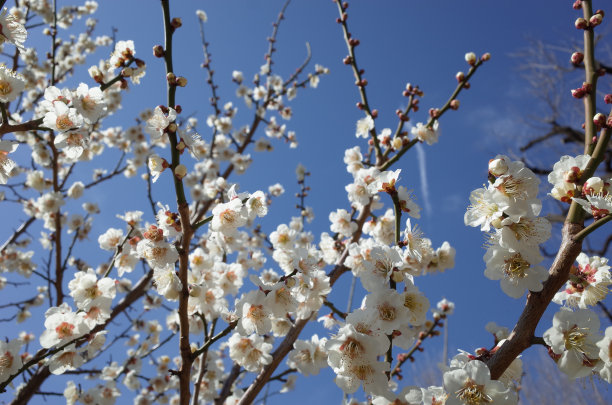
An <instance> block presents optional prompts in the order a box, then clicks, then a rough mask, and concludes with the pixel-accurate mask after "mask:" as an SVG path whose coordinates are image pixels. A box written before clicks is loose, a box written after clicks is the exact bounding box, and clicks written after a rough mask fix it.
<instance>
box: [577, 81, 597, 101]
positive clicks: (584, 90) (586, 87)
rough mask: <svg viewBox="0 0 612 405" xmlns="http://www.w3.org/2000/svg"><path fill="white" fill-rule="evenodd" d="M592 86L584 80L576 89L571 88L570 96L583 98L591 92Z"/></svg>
mask: <svg viewBox="0 0 612 405" xmlns="http://www.w3.org/2000/svg"><path fill="white" fill-rule="evenodd" d="M592 88H593V86H592V85H591V83H587V82H584V83H582V87H578V88H577V89H573V90H572V97H574V98H583V97H584V96H586V95H587V94H590V93H591V90H592Z"/></svg>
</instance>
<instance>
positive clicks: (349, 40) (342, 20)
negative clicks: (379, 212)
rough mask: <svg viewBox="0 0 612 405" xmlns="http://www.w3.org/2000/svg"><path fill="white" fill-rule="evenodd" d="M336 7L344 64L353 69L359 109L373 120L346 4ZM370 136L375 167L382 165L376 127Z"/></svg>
mask: <svg viewBox="0 0 612 405" xmlns="http://www.w3.org/2000/svg"><path fill="white" fill-rule="evenodd" d="M334 2H335V3H336V5H337V6H338V13H339V14H340V17H339V18H338V19H337V20H336V21H337V22H338V23H339V24H340V25H342V32H343V34H344V42H346V46H347V48H348V53H349V54H348V56H347V57H346V58H345V59H344V63H345V64H347V65H351V67H352V68H353V75H354V76H355V85H356V86H357V88H358V89H359V95H360V96H361V102H360V103H359V104H358V106H359V109H361V110H364V111H365V112H366V114H367V115H368V116H370V117H371V118H372V119H375V118H376V117H377V116H378V112H377V111H376V110H372V109H371V107H370V104H369V103H368V95H367V93H366V89H365V87H366V86H367V84H368V81H367V80H366V79H364V78H363V77H362V76H363V70H362V69H359V67H358V66H357V59H356V57H355V47H356V46H357V45H359V40H358V39H356V38H353V37H352V35H351V33H350V32H349V30H348V25H347V23H346V20H347V18H348V14H347V13H346V8H347V7H348V3H347V2H344V4H343V2H342V1H341V0H335V1H334ZM370 136H371V137H372V142H373V144H374V149H375V152H376V165H377V166H378V165H380V164H382V159H383V155H382V150H381V149H380V143H379V142H378V136H376V127H374V126H373V127H372V129H371V130H370Z"/></svg>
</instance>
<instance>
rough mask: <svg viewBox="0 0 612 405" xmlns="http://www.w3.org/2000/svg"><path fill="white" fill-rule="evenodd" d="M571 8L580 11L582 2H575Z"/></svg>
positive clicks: (578, 0) (579, 0)
mask: <svg viewBox="0 0 612 405" xmlns="http://www.w3.org/2000/svg"><path fill="white" fill-rule="evenodd" d="M572 7H573V8H574V10H580V9H581V8H582V0H576V1H575V2H574V4H573V5H572Z"/></svg>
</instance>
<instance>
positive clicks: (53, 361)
mask: <svg viewBox="0 0 612 405" xmlns="http://www.w3.org/2000/svg"><path fill="white" fill-rule="evenodd" d="M85 350H86V348H85V347H81V348H77V347H76V346H75V344H74V343H72V344H70V345H68V346H67V347H65V348H64V349H63V350H60V351H59V352H57V353H55V354H54V355H53V356H52V357H51V358H50V359H49V361H48V362H47V365H48V366H49V371H51V373H52V374H55V375H59V374H63V373H64V372H66V371H68V370H76V369H77V368H79V367H81V366H82V365H83V364H85V358H84V357H83V356H82V355H81V354H80V353H81V352H84V351H85Z"/></svg>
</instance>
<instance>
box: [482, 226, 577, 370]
mask: <svg viewBox="0 0 612 405" xmlns="http://www.w3.org/2000/svg"><path fill="white" fill-rule="evenodd" d="M582 229H583V225H582V224H573V223H571V222H566V223H565V225H564V226H563V231H562V237H563V238H562V242H561V246H560V248H559V253H558V254H557V257H556V258H555V261H554V262H553V264H552V266H551V267H550V270H549V277H548V280H547V281H546V282H545V283H544V287H543V288H542V291H539V292H530V293H529V295H528V296H527V304H526V306H525V309H524V310H523V313H522V314H521V316H520V318H519V320H518V322H517V323H516V325H515V327H514V329H513V331H512V333H511V334H510V336H509V337H508V340H507V341H506V343H504V344H503V345H502V346H501V347H500V348H499V350H497V351H496V352H495V354H494V355H493V357H492V358H491V359H490V360H489V361H488V362H487V365H488V366H489V369H490V370H491V378H492V379H495V380H496V379H498V378H499V377H500V376H501V375H502V374H503V372H504V371H505V370H506V369H507V368H508V366H510V363H512V361H514V359H515V358H516V357H517V356H518V355H519V354H521V353H522V352H523V351H524V350H525V349H527V348H528V347H529V346H531V344H532V339H533V337H534V336H535V335H534V332H535V328H536V326H537V325H538V323H539V321H540V318H541V317H542V315H543V314H544V311H545V310H546V308H547V307H548V304H550V302H551V300H552V299H553V297H554V295H555V294H556V293H557V291H559V289H560V288H561V287H562V286H563V284H565V282H566V281H567V280H568V277H569V271H570V268H571V267H572V265H573V264H574V261H575V260H576V257H577V256H578V254H579V253H580V251H581V250H582V243H581V242H576V241H575V240H574V235H576V234H577V233H578V232H580V231H581V230H582Z"/></svg>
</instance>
